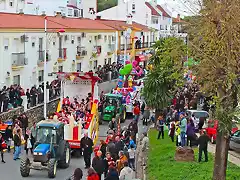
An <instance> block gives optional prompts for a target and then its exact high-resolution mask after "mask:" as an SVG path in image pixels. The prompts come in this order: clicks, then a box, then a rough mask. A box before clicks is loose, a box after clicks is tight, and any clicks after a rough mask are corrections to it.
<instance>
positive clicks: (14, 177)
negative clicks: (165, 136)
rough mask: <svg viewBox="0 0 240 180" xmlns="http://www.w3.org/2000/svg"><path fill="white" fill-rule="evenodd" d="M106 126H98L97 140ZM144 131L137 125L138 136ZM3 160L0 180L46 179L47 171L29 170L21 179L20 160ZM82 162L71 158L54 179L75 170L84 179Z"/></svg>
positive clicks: (60, 179)
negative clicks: (68, 164)
mask: <svg viewBox="0 0 240 180" xmlns="http://www.w3.org/2000/svg"><path fill="white" fill-rule="evenodd" d="M131 120H132V119H128V120H126V121H125V122H124V123H123V124H122V125H121V126H122V127H123V126H128V124H129V123H130V122H131ZM107 130H108V126H107V123H106V122H104V123H103V125H101V126H100V133H99V140H100V139H101V138H102V139H105V138H106V135H107ZM144 131H146V127H143V126H142V124H141V123H139V134H142V132H144ZM22 156H25V151H23V150H22ZM4 158H5V161H6V164H2V163H1V162H0V179H1V180H35V179H37V180H45V179H48V176H47V171H36V170H31V172H30V176H29V177H27V178H22V177H21V174H20V160H18V161H14V160H13V154H12V153H5V154H4ZM84 166H85V164H84V161H83V158H82V157H81V158H74V157H73V158H72V159H71V163H70V167H69V168H68V169H58V171H57V175H56V178H55V179H57V180H66V179H67V178H69V177H70V176H71V175H72V174H73V172H74V170H75V169H76V168H81V169H82V170H83V172H84V178H83V179H86V173H87V171H86V170H85V169H84Z"/></svg>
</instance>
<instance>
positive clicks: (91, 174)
mask: <svg viewBox="0 0 240 180" xmlns="http://www.w3.org/2000/svg"><path fill="white" fill-rule="evenodd" d="M103 168H104V167H103ZM87 180H100V179H99V176H98V174H97V173H96V171H95V170H94V169H93V168H89V169H88V176H87Z"/></svg>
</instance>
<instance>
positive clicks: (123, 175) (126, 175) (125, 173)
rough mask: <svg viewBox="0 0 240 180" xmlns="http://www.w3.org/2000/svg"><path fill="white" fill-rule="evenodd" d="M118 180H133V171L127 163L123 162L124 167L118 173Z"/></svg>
mask: <svg viewBox="0 0 240 180" xmlns="http://www.w3.org/2000/svg"><path fill="white" fill-rule="evenodd" d="M119 179H120V180H125V179H134V173H133V170H132V169H131V168H130V167H128V162H126V161H125V162H124V167H123V169H122V170H121V172H120V176H119Z"/></svg>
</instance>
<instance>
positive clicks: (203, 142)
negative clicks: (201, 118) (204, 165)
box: [198, 130, 209, 162]
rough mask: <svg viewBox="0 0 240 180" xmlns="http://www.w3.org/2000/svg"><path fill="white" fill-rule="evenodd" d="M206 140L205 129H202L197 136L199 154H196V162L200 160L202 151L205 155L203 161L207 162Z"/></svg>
mask: <svg viewBox="0 0 240 180" xmlns="http://www.w3.org/2000/svg"><path fill="white" fill-rule="evenodd" d="M208 142H209V137H208V135H207V133H206V131H205V130H203V131H202V133H201V135H200V137H199V138H198V144H199V154H198V162H201V161H202V153H203V152H204V155H205V162H208V150H207V148H208Z"/></svg>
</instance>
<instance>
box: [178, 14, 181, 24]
mask: <svg viewBox="0 0 240 180" xmlns="http://www.w3.org/2000/svg"><path fill="white" fill-rule="evenodd" d="M177 20H178V22H180V21H181V17H180V14H178V15H177Z"/></svg>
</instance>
